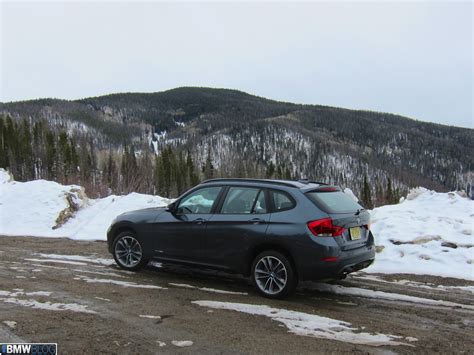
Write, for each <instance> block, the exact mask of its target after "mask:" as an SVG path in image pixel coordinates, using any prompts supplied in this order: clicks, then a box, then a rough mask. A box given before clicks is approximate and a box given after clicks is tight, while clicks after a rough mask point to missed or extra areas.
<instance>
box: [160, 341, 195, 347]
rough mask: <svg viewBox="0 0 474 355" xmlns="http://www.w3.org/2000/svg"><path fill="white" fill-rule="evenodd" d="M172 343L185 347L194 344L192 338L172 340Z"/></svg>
mask: <svg viewBox="0 0 474 355" xmlns="http://www.w3.org/2000/svg"><path fill="white" fill-rule="evenodd" d="M171 344H173V345H174V346H177V347H180V348H184V347H187V346H191V345H193V342H192V341H191V340H172V341H171ZM160 346H161V345H160Z"/></svg>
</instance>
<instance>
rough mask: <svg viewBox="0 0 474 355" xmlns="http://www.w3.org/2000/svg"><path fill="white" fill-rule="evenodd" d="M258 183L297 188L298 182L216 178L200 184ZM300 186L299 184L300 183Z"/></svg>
mask: <svg viewBox="0 0 474 355" xmlns="http://www.w3.org/2000/svg"><path fill="white" fill-rule="evenodd" d="M220 181H222V182H231V181H237V182H260V183H265V184H275V185H282V186H289V187H298V185H297V184H298V183H300V182H298V181H290V180H288V181H285V180H271V179H247V178H217V179H208V180H205V181H203V182H202V183H201V184H207V183H209V182H220ZM300 184H301V183H300Z"/></svg>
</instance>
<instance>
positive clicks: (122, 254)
mask: <svg viewBox="0 0 474 355" xmlns="http://www.w3.org/2000/svg"><path fill="white" fill-rule="evenodd" d="M113 251H114V252H113V255H114V259H115V262H116V263H117V265H118V266H120V267H121V268H123V269H126V270H139V269H141V268H143V267H144V266H145V265H146V264H147V262H148V260H146V259H145V257H144V256H143V249H142V245H141V244H140V241H139V240H138V239H137V237H136V236H135V234H134V233H133V232H130V231H126V232H122V233H120V234H119V235H118V236H117V237H116V238H115V240H114V245H113Z"/></svg>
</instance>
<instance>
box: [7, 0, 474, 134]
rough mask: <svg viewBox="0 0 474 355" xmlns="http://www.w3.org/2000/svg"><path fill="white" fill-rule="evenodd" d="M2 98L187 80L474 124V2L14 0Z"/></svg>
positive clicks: (149, 88) (82, 93) (143, 88)
mask: <svg viewBox="0 0 474 355" xmlns="http://www.w3.org/2000/svg"><path fill="white" fill-rule="evenodd" d="M1 31H2V34H1V56H0V59H1V88H0V101H3V102H5V101H12V100H23V99H33V98H39V97H57V98H66V99H75V98H81V97H88V96H97V95H102V94H107V93H112V92H137V91H139V92H153V91H162V90H166V89H170V88H174V87H177V86H211V87H225V88H235V89H239V90H243V91H247V92H249V93H252V94H257V95H260V96H265V97H268V98H272V99H277V100H284V101H291V102H298V103H311V104H323V105H332V106H341V107H348V108H361V109H370V110H376V111H385V112H392V113H398V114H402V115H406V116H409V117H413V118H417V119H420V120H425V121H432V122H439V123H445V124H450V125H457V126H464V127H471V128H472V127H473V126H474V123H473V86H472V85H473V43H472V36H473V34H472V31H473V4H472V2H464V3H461V2H452V1H451V2H434V3H433V2H393V3H388V2H378V3H377V2H368V3H359V2H353V1H352V2H337V3H336V2H334V1H332V2H316V3H315V2H313V3H311V2H306V3H272V2H268V1H266V2H261V3H255V2H245V3H242V2H240V3H230V2H226V3H201V2H197V1H192V2H186V3H166V2H132V1H129V2H121V3H113V2H90V1H89V2H85V3H84V2H83V3H73V2H57V1H56V2H48V3H46V2H39V1H35V2H29V3H28V2H5V1H2V3H1Z"/></svg>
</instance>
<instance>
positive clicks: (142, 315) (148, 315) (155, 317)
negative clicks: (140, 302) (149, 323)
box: [139, 314, 161, 319]
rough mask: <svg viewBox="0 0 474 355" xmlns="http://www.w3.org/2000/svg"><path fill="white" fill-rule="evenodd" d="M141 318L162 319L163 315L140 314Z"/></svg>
mask: <svg viewBox="0 0 474 355" xmlns="http://www.w3.org/2000/svg"><path fill="white" fill-rule="evenodd" d="M139 317H140V318H149V319H161V316H152V315H150V314H140V315H139Z"/></svg>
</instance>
